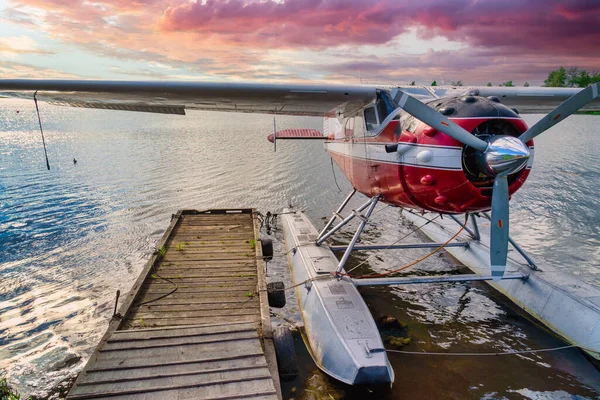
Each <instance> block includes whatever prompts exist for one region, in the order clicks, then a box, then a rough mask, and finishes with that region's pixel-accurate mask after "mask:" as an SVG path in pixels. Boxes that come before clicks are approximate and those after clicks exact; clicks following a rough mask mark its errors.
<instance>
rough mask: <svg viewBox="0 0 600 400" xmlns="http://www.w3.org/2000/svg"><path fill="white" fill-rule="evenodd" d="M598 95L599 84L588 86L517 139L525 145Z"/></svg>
mask: <svg viewBox="0 0 600 400" xmlns="http://www.w3.org/2000/svg"><path fill="white" fill-rule="evenodd" d="M599 94H600V82H598V83H594V84H593V85H591V86H588V87H587V88H585V89H583V90H581V91H580V92H579V93H577V94H575V95H573V96H571V97H569V98H568V99H567V100H565V101H564V102H563V103H562V104H561V105H559V106H558V107H556V108H555V109H554V110H552V111H551V112H550V113H549V114H548V115H546V116H545V117H544V118H542V119H541V120H539V121H538V122H537V123H536V124H535V125H533V126H532V127H531V128H529V129H528V130H527V131H526V132H525V133H523V134H522V135H521V136H520V137H519V139H521V141H522V142H523V143H526V142H527V141H529V140H531V139H533V138H534V137H536V136H538V135H539V134H540V133H543V132H544V131H546V130H547V129H549V128H551V127H553V126H554V125H556V124H558V123H559V122H560V121H562V120H563V119H565V118H567V117H568V116H569V115H571V114H573V113H574V112H575V111H577V110H579V109H580V108H581V107H583V106H585V105H586V104H588V103H589V102H591V101H592V100H594V99H595V98H596V97H598V95H599Z"/></svg>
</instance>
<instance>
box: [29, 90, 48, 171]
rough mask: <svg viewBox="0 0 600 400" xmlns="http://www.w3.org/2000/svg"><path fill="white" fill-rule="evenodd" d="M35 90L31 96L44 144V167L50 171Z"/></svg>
mask: <svg viewBox="0 0 600 400" xmlns="http://www.w3.org/2000/svg"><path fill="white" fill-rule="evenodd" d="M37 92H38V91H37V90H36V91H35V93H34V94H33V102H34V103H35V111H37V117H38V122H39V123H40V132H41V133H42V143H43V144H44V154H45V155H46V167H48V171H50V161H48V151H46V140H45V139H44V130H43V129H42V118H41V117H40V108H39V107H38V101H37V98H36V96H37Z"/></svg>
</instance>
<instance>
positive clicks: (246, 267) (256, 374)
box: [67, 209, 281, 400]
mask: <svg viewBox="0 0 600 400" xmlns="http://www.w3.org/2000/svg"><path fill="white" fill-rule="evenodd" d="M120 303H121V305H120V307H119V312H118V313H117V314H116V315H115V316H114V317H113V319H112V321H111V323H110V326H109V329H108V331H107V332H106V334H105V335H104V337H103V338H102V340H101V342H100V344H99V345H98V347H97V348H96V350H95V352H94V353H93V355H92V357H91V358H90V360H89V361H88V363H87V365H86V367H85V369H84V370H83V371H82V372H81V373H80V374H79V376H78V378H77V380H76V382H75V384H74V385H73V387H72V388H71V390H70V391H69V394H68V396H67V399H73V400H75V399H96V398H107V399H115V398H119V399H125V398H126V399H184V398H185V399H242V398H244V399H246V398H248V399H249V398H252V399H278V398H279V399H281V390H280V384H279V376H278V373H277V362H276V359H275V351H274V346H273V340H272V337H273V336H272V330H271V320H270V316H269V305H268V299H267V290H266V282H265V275H264V262H263V261H262V249H261V245H260V241H259V227H258V221H257V215H256V213H255V212H254V210H251V209H241V210H209V211H202V212H200V211H190V210H184V211H179V212H178V213H177V214H175V215H173V218H172V220H171V224H170V226H169V228H168V229H167V231H166V232H165V234H164V235H163V238H162V240H161V241H160V243H159V245H158V250H157V252H156V253H155V254H154V255H153V256H152V258H151V259H150V260H149V261H148V263H147V264H146V266H145V268H144V270H143V271H142V273H141V274H140V277H139V278H138V280H137V281H136V283H135V284H134V286H133V288H132V290H131V292H130V293H129V294H128V295H127V296H126V297H125V298H124V299H123V300H121V301H120Z"/></svg>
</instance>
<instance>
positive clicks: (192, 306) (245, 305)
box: [136, 298, 259, 314]
mask: <svg viewBox="0 0 600 400" xmlns="http://www.w3.org/2000/svg"><path fill="white" fill-rule="evenodd" d="M258 303H259V300H258V298H252V299H246V301H244V300H243V299H241V300H238V301H237V302H235V303H234V302H225V303H222V304H218V303H214V302H213V303H197V302H195V301H193V300H188V301H187V302H181V303H180V304H173V303H172V302H171V303H169V304H163V303H162V302H161V301H157V302H154V303H150V304H146V305H143V306H139V307H137V311H136V312H137V313H140V312H149V313H164V314H167V313H180V312H185V311H191V310H194V311H210V310H213V311H220V310H233V309H238V310H242V309H256V308H257V307H258Z"/></svg>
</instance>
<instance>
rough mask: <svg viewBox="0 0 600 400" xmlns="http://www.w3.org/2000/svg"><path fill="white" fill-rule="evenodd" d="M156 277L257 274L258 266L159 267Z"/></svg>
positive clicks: (176, 277)
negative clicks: (209, 267) (217, 267)
mask: <svg viewBox="0 0 600 400" xmlns="http://www.w3.org/2000/svg"><path fill="white" fill-rule="evenodd" d="M155 274H156V278H155V279H161V278H166V279H181V278H194V279H198V278H204V277H213V278H214V277H226V278H227V277H240V276H247V277H248V276H256V267H254V268H251V267H244V268H236V269H234V268H229V269H217V270H215V269H205V268H169V267H166V268H164V269H159V270H157V271H156V272H155Z"/></svg>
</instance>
